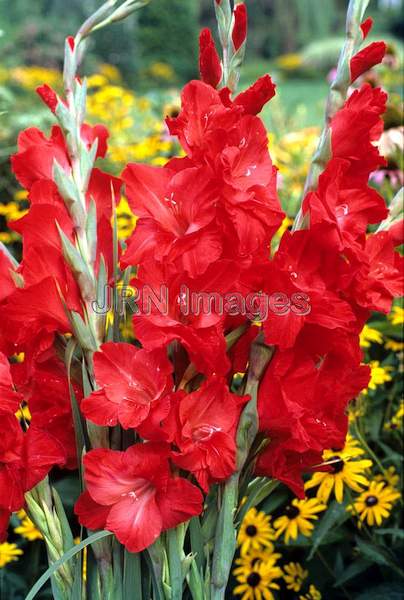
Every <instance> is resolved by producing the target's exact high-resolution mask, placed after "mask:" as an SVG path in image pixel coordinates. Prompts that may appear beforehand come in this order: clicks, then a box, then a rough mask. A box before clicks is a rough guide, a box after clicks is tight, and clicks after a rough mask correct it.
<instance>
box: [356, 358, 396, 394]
mask: <svg viewBox="0 0 404 600" xmlns="http://www.w3.org/2000/svg"><path fill="white" fill-rule="evenodd" d="M369 366H370V381H369V385H368V387H367V389H364V390H362V393H363V394H367V393H368V390H375V389H376V388H377V387H378V386H379V385H384V384H385V383H386V382H387V381H391V379H392V377H391V375H390V371H392V370H393V367H390V366H388V367H381V366H380V362H379V361H378V360H371V361H370V363H369Z"/></svg>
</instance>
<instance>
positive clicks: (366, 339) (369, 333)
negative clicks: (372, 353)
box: [359, 325, 383, 348]
mask: <svg viewBox="0 0 404 600" xmlns="http://www.w3.org/2000/svg"><path fill="white" fill-rule="evenodd" d="M372 342H374V343H375V344H382V343H383V336H382V334H381V333H380V331H378V330H377V329H374V328H373V327H368V325H365V326H364V328H363V329H362V331H361V333H360V336H359V343H360V346H361V348H370V345H371V343H372Z"/></svg>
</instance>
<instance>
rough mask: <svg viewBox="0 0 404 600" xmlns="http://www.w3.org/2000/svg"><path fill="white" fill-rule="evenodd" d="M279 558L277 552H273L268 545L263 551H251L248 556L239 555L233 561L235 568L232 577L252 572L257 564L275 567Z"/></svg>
mask: <svg viewBox="0 0 404 600" xmlns="http://www.w3.org/2000/svg"><path fill="white" fill-rule="evenodd" d="M280 557H281V554H279V552H274V546H273V545H272V544H270V546H268V547H267V548H265V549H264V550H251V552H249V553H248V554H243V555H240V556H239V557H238V558H236V560H235V561H234V562H235V564H236V568H235V569H234V570H233V575H234V576H235V577H237V576H238V575H243V574H245V573H247V572H250V571H253V570H254V567H256V566H257V565H258V564H259V563H263V562H264V563H266V564H269V563H271V564H272V565H275V564H276V562H277V560H278V559H279V558H280Z"/></svg>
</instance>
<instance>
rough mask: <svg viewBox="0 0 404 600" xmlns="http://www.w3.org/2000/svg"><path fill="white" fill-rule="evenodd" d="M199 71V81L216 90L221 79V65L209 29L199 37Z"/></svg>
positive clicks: (203, 30)
mask: <svg viewBox="0 0 404 600" xmlns="http://www.w3.org/2000/svg"><path fill="white" fill-rule="evenodd" d="M199 70H200V74H201V79H202V81H204V82H205V83H208V84H209V85H211V86H212V87H214V88H216V87H217V86H218V84H219V83H220V81H221V79H222V65H221V62H220V58H219V55H218V53H217V50H216V46H215V42H214V40H213V37H212V34H211V32H210V29H207V28H206V29H202V31H201V33H200V36H199Z"/></svg>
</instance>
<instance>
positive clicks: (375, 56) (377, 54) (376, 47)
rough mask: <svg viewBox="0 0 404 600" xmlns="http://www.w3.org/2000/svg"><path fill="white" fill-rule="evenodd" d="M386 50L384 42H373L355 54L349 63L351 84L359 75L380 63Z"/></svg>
mask: <svg viewBox="0 0 404 600" xmlns="http://www.w3.org/2000/svg"><path fill="white" fill-rule="evenodd" d="M386 48H387V46H386V44H385V43H384V42H373V43H372V44H369V46H366V48H363V50H360V51H359V52H358V53H357V54H355V56H353V57H352V58H351V62H350V69H351V82H352V83H353V82H354V81H355V79H357V78H358V77H359V76H360V75H362V74H363V73H366V71H369V69H371V68H372V67H374V66H375V65H378V64H379V63H381V62H382V60H383V58H384V55H385V54H386Z"/></svg>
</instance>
